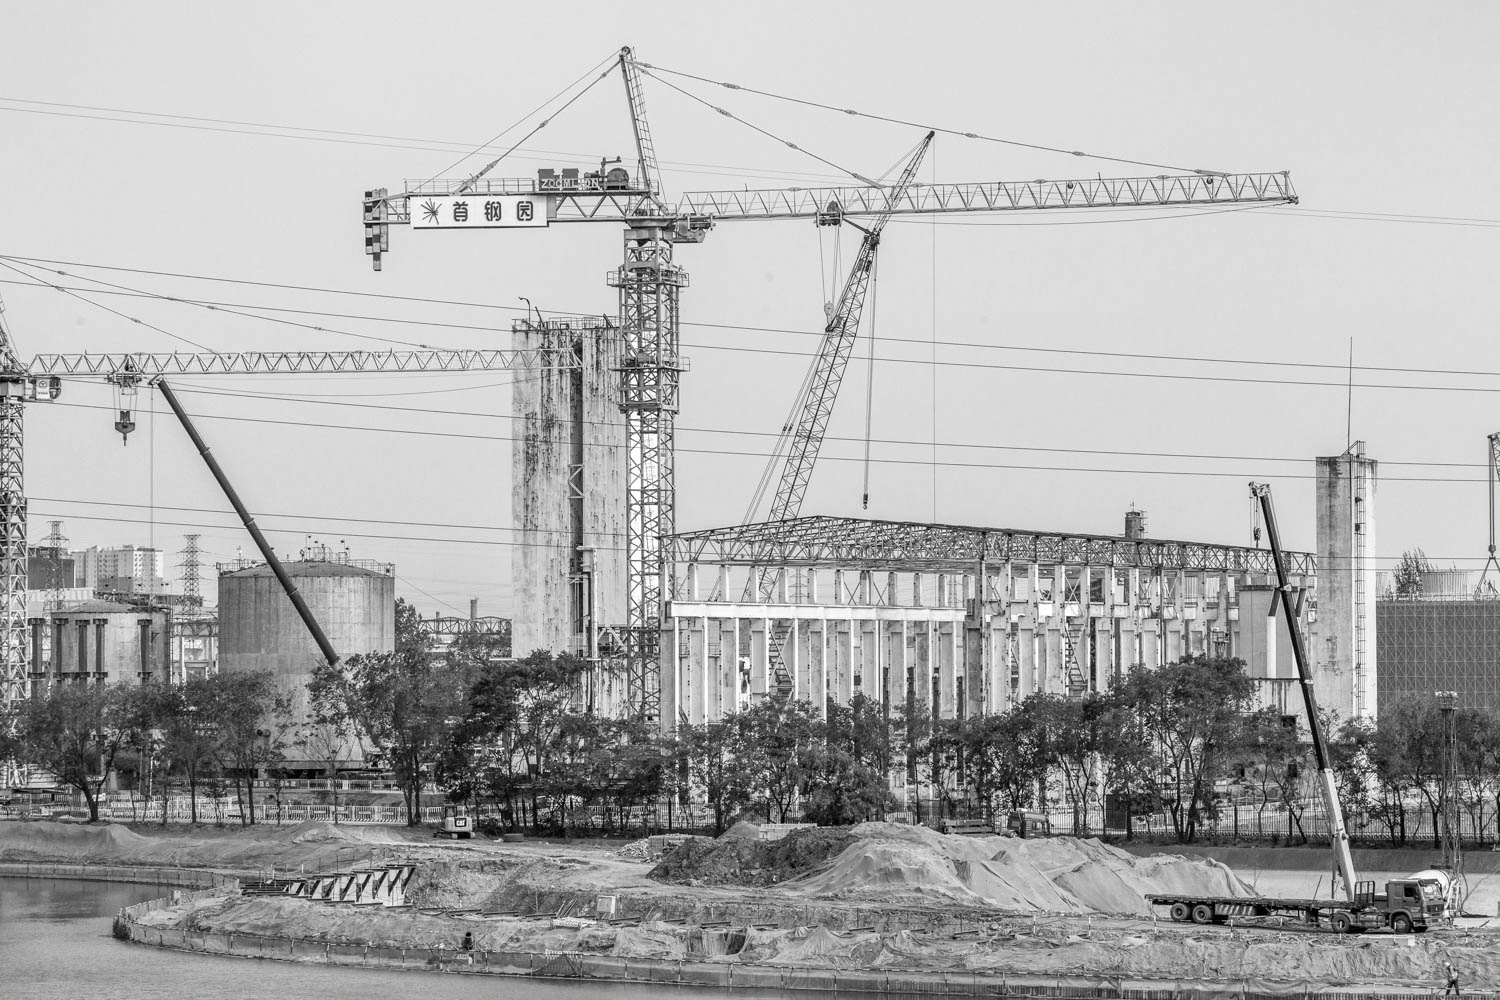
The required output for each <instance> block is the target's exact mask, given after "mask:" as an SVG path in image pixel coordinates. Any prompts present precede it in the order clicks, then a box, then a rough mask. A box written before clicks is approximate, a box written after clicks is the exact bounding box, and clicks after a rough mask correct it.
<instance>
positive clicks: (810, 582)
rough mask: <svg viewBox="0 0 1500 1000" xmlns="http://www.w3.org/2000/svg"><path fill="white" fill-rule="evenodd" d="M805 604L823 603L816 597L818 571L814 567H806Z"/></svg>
mask: <svg viewBox="0 0 1500 1000" xmlns="http://www.w3.org/2000/svg"><path fill="white" fill-rule="evenodd" d="M807 603H808V604H822V603H823V602H822V601H821V600H820V599H819V595H818V569H817V567H816V566H809V567H807Z"/></svg>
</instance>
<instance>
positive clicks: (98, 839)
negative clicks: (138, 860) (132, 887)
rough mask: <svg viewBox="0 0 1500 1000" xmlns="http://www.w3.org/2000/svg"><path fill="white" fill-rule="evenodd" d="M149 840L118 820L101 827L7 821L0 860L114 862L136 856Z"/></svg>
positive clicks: (1, 836) (0, 840)
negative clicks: (36, 859)
mask: <svg viewBox="0 0 1500 1000" xmlns="http://www.w3.org/2000/svg"><path fill="white" fill-rule="evenodd" d="M151 843H152V841H151V838H149V837H142V836H141V835H140V834H138V833H135V832H134V831H132V830H131V829H130V828H129V827H127V826H124V825H122V824H119V823H109V824H105V825H103V826H80V825H78V824H76V823H59V822H55V821H45V822H37V823H6V824H5V826H4V828H3V831H0V859H4V860H30V859H33V858H62V859H67V860H69V861H113V860H117V859H119V858H122V857H132V856H135V855H138V854H140V853H141V852H142V851H144V850H145V849H146V848H148V847H149V846H150V845H151Z"/></svg>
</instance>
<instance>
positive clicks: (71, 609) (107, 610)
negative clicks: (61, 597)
mask: <svg viewBox="0 0 1500 1000" xmlns="http://www.w3.org/2000/svg"><path fill="white" fill-rule="evenodd" d="M154 610H156V609H154V608H142V607H137V606H136V605H134V604H118V603H116V602H114V601H80V602H78V603H77V604H65V605H63V606H62V607H60V608H58V609H57V610H56V611H54V612H53V614H56V615H118V614H124V613H127V612H129V613H133V614H147V615H149V614H150V613H151V612H152V611H154Z"/></svg>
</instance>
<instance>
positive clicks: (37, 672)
mask: <svg viewBox="0 0 1500 1000" xmlns="http://www.w3.org/2000/svg"><path fill="white" fill-rule="evenodd" d="M46 621H47V619H45V618H30V619H27V623H28V624H29V625H30V626H31V674H32V677H33V678H37V677H40V676H41V675H42V672H43V671H42V625H44V624H45V623H46Z"/></svg>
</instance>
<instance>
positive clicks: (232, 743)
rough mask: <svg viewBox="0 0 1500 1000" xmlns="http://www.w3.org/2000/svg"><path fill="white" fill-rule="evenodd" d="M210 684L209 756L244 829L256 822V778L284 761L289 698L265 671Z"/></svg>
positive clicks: (222, 678) (226, 675)
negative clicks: (211, 723)
mask: <svg viewBox="0 0 1500 1000" xmlns="http://www.w3.org/2000/svg"><path fill="white" fill-rule="evenodd" d="M211 682H212V683H211V690H210V696H211V706H212V710H213V713H214V717H215V719H216V720H217V723H216V725H217V731H216V733H215V736H216V739H215V744H214V754H215V756H216V758H217V760H218V764H219V771H220V773H221V774H223V775H226V776H228V777H229V779H230V781H231V782H232V785H233V788H234V791H235V798H236V800H237V801H238V803H239V807H240V825H242V826H245V825H249V824H251V823H254V822H255V777H256V775H257V774H258V773H259V771H260V770H261V768H264V767H268V766H273V765H275V764H277V763H279V762H280V761H282V760H284V759H285V757H286V749H287V745H288V742H289V740H290V731H291V726H292V724H291V722H290V721H289V718H290V714H291V708H292V699H291V696H290V695H289V694H287V693H286V692H284V691H280V690H278V689H277V687H276V682H275V677H274V675H272V674H271V673H270V672H269V671H255V672H241V671H233V672H229V671H225V672H221V673H219V674H216V675H215V676H214V677H213V678H211Z"/></svg>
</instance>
